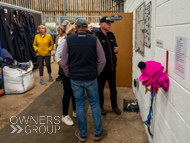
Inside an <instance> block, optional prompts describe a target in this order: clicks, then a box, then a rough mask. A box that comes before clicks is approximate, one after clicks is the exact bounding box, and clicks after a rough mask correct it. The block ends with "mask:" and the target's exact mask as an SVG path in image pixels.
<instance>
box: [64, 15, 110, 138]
mask: <svg viewBox="0 0 190 143" xmlns="http://www.w3.org/2000/svg"><path fill="white" fill-rule="evenodd" d="M76 25H77V27H78V31H77V32H76V33H75V34H73V35H70V36H68V37H67V38H66V41H65V43H64V46H63V54H62V59H61V61H62V67H63V70H64V72H65V75H66V76H68V77H70V79H71V86H72V89H73V93H74V96H75V100H76V113H77V120H78V125H79V131H76V132H75V136H76V137H77V138H78V139H79V140H80V141H86V133H87V121H86V114H85V101H84V97H85V96H84V89H86V92H87V96H88V99H89V103H90V106H91V110H92V117H93V121H94V134H95V136H94V139H95V140H97V141H99V140H101V139H103V138H104V137H106V135H107V132H106V130H103V129H102V120H101V110H100V104H99V98H98V97H99V96H98V82H97V76H98V75H99V74H100V73H101V72H102V70H103V69H104V66H105V63H106V58H105V54H104V51H103V48H102V46H101V44H100V42H99V40H98V38H97V37H96V36H94V35H92V34H88V33H86V29H87V21H86V19H84V18H78V19H77V20H76Z"/></svg>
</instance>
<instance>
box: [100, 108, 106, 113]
mask: <svg viewBox="0 0 190 143" xmlns="http://www.w3.org/2000/svg"><path fill="white" fill-rule="evenodd" d="M101 115H106V111H105V110H104V108H103V107H102V108H101Z"/></svg>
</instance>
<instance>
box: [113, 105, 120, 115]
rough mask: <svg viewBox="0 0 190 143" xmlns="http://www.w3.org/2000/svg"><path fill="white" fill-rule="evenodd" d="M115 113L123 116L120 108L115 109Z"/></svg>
mask: <svg viewBox="0 0 190 143" xmlns="http://www.w3.org/2000/svg"><path fill="white" fill-rule="evenodd" d="M113 111H114V112H115V114H117V115H121V111H120V110H119V108H118V107H115V108H113Z"/></svg>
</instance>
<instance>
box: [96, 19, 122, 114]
mask: <svg viewBox="0 0 190 143" xmlns="http://www.w3.org/2000/svg"><path fill="white" fill-rule="evenodd" d="M112 22H113V21H111V20H110V19H109V17H107V16H106V17H103V18H101V19H100V29H99V31H98V32H96V33H95V34H96V36H97V37H98V39H99V41H100V43H101V44H102V47H103V49H104V52H105V56H106V65H105V68H104V70H103V71H102V73H101V74H100V75H99V76H98V84H99V85H98V88H99V100H100V107H101V114H102V115H106V111H105V110H104V108H103V104H104V95H103V92H104V85H105V82H106V80H107V81H108V84H109V88H110V94H111V104H112V109H113V111H114V112H115V113H116V114H117V115H120V114H121V111H120V110H119V108H118V106H117V90H116V63H117V57H116V54H117V53H118V46H117V42H116V39H115V36H114V34H113V33H112V32H110V28H111V23H112Z"/></svg>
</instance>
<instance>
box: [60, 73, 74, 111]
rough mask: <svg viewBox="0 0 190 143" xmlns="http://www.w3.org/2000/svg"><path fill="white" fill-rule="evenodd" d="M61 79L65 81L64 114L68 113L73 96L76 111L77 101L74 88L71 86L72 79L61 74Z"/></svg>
mask: <svg viewBox="0 0 190 143" xmlns="http://www.w3.org/2000/svg"><path fill="white" fill-rule="evenodd" d="M61 79H62V81H63V89H64V95H63V100H62V104H63V115H68V110H69V102H70V98H71V97H72V103H73V110H74V111H76V103H75V97H74V94H73V90H72V88H71V81H70V78H68V77H67V76H63V75H61Z"/></svg>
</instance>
